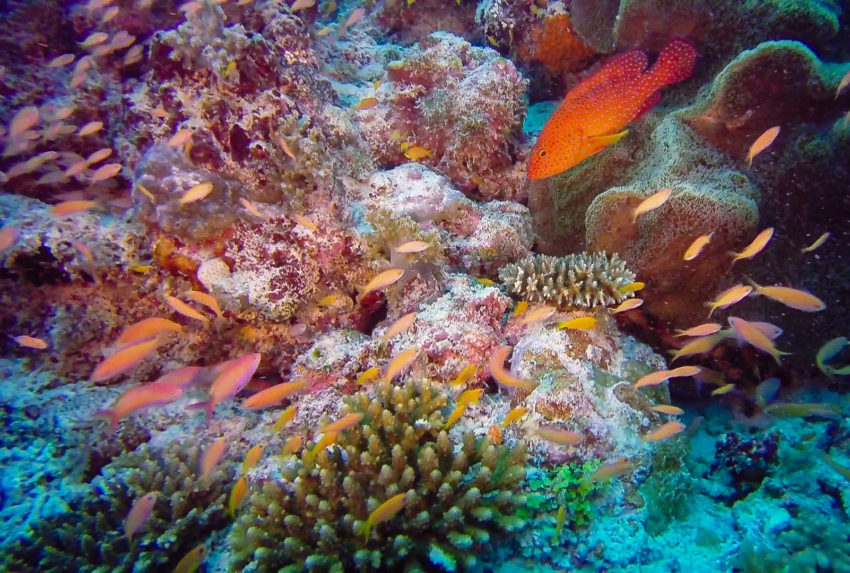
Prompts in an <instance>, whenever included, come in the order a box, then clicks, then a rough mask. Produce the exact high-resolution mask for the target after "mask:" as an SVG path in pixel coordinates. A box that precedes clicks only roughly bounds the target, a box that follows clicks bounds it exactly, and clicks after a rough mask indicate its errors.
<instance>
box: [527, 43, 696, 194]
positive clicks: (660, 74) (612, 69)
mask: <svg viewBox="0 0 850 573" xmlns="http://www.w3.org/2000/svg"><path fill="white" fill-rule="evenodd" d="M696 58H697V52H696V50H695V49H694V47H693V46H691V44H689V43H688V42H687V41H686V40H683V39H681V38H676V39H675V40H673V41H671V42H670V43H669V44H667V46H666V47H665V48H664V49H663V50H661V54H659V56H658V61H656V62H655V65H653V66H652V68H650V69H649V70H647V69H646V67H647V56H646V53H645V52H642V51H640V50H633V51H631V52H626V53H624V54H620V55H618V56H616V57H615V58H613V59H612V60H611V61H610V62H608V63H607V64H605V65H604V66H603V67H602V68H601V69H600V70H599V71H598V72H596V73H595V74H593V75H592V76H589V77H587V78H585V79H584V80H583V81H582V82H581V83H579V84H578V85H577V86H576V87H574V88H573V89H572V90H570V92H569V93H568V94H567V97H566V98H564V101H563V103H561V106H560V107H559V108H558V109H557V110H556V111H555V113H554V114H552V117H550V118H549V121H548V122H546V125H545V126H544V127H543V131H541V132H540V137H539V138H538V139H537V144H536V145H535V146H534V149H533V150H532V152H531V158H530V159H529V162H528V177H529V178H530V179H543V178H546V177H551V176H553V175H557V174H558V173H563V172H564V171H566V170H567V169H569V168H570V167H573V166H574V165H577V164H579V163H580V162H582V161H584V160H585V159H587V158H588V157H590V156H591V155H593V154H594V153H598V152H600V151H602V150H603V149H605V148H606V147H608V146H609V145H611V144H612V143H616V142H617V141H618V140H619V139H620V138H621V137H623V136H624V135H626V133H627V131H624V128H625V127H626V126H627V125H628V124H629V123H631V122H632V121H634V120H635V119H637V118H638V117H640V116H641V114H643V113H644V112H646V111H648V110H649V109H651V108H652V107H653V106H655V105H656V104H658V102H660V101H661V94H660V93H659V91H658V90H660V89H661V88H662V87H664V86H666V85H670V84H674V83H676V82H680V81H682V80H684V79H687V78H688V77H689V76H690V75H691V72H692V71H693V69H694V64H695V63H696Z"/></svg>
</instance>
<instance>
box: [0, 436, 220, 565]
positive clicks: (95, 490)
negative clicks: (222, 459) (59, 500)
mask: <svg viewBox="0 0 850 573" xmlns="http://www.w3.org/2000/svg"><path fill="white" fill-rule="evenodd" d="M199 460H200V450H199V449H198V447H197V446H196V445H194V444H193V443H191V442H173V443H171V444H169V445H168V446H166V447H165V448H164V449H157V448H155V447H153V446H150V445H149V444H142V445H141V446H139V448H138V449H137V450H136V451H134V452H130V453H126V454H123V455H121V456H120V457H119V458H117V459H116V460H115V461H113V462H112V463H110V464H109V465H107V466H106V467H104V468H103V470H102V472H101V475H99V476H97V477H96V478H95V479H94V480H93V481H92V483H91V484H90V486H88V487H87V489H86V490H85V492H84V493H83V495H82V496H80V497H78V498H76V499H73V500H71V501H70V502H69V506H70V507H69V512H68V514H59V515H56V516H53V517H49V518H46V519H44V520H42V521H39V522H36V523H35V524H34V525H33V526H32V527H31V528H30V529H29V530H28V531H27V532H26V533H25V534H24V536H23V537H21V538H19V539H17V540H15V541H13V542H12V543H11V544H9V545H7V546H6V547H5V548H4V549H3V552H2V554H0V557H2V561H3V563H4V564H5V566H8V567H9V569H4V570H17V571H33V570H38V571H45V572H55V573H59V572H62V571H96V572H102V573H106V572H110V573H112V572H116V571H120V572H129V571H164V570H169V569H170V567H173V566H174V565H176V564H177V561H179V560H180V558H181V557H182V556H183V555H184V554H185V553H186V552H187V551H189V549H191V548H192V547H194V546H195V545H197V543H198V540H202V539H204V537H205V536H206V535H209V534H211V533H212V532H214V531H215V530H217V529H221V528H222V527H224V526H225V525H226V524H227V522H228V519H227V518H226V517H225V513H224V509H225V502H226V498H227V487H228V484H229V483H230V482H231V481H232V479H233V477H234V467H235V466H234V465H233V464H230V463H222V464H220V465H219V466H218V467H217V469H215V470H214V471H213V473H212V474H211V477H210V478H209V479H207V480H206V481H204V482H201V481H200V480H199V479H198V476H197V468H198V465H199ZM148 492H157V499H156V504H155V505H154V508H153V512H152V514H151V517H150V518H149V519H148V521H147V522H146V523H145V525H144V526H143V527H142V528H141V529H140V531H139V532H138V533H137V535H136V538H135V539H134V541H133V543H130V542H129V541H128V539H127V537H126V536H125V535H124V526H123V522H124V519H125V518H126V516H127V513H128V512H129V511H130V508H131V507H132V505H133V503H134V502H135V501H136V500H137V499H139V498H140V497H142V496H143V495H145V494H146V493H148Z"/></svg>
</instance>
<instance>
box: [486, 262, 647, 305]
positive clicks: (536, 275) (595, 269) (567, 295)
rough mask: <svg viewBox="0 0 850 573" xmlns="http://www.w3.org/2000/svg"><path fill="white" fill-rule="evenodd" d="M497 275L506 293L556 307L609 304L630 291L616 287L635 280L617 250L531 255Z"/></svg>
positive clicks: (617, 300)
mask: <svg viewBox="0 0 850 573" xmlns="http://www.w3.org/2000/svg"><path fill="white" fill-rule="evenodd" d="M499 279H500V280H501V281H502V283H504V285H505V287H507V289H508V292H509V293H510V294H514V295H518V296H520V297H521V298H522V299H524V300H527V301H529V302H548V303H553V304H556V305H558V306H560V307H586V308H595V307H597V306H609V305H614V304H618V303H620V302H622V301H624V300H625V299H627V298H630V297H632V296H634V293H631V292H628V293H622V292H620V291H619V290H618V289H619V288H620V287H623V286H625V285H627V284H629V283H631V282H634V280H635V274H634V273H633V272H631V271H630V270H629V269H627V268H626V263H625V261H623V260H622V259H621V258H620V257H619V255H617V253H612V254H611V256H610V257H609V256H608V255H607V254H606V253H605V252H604V251H603V252H601V253H580V254H577V255H568V256H566V257H562V258H558V257H550V256H548V255H534V256H531V257H528V258H525V259H523V260H521V261H519V262H518V263H515V264H510V265H506V266H504V267H502V268H501V269H500V270H499Z"/></svg>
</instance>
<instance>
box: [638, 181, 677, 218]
mask: <svg viewBox="0 0 850 573" xmlns="http://www.w3.org/2000/svg"><path fill="white" fill-rule="evenodd" d="M672 193H673V190H672V189H662V190H661V191H658V192H657V193H653V194H652V195H650V196H649V197H647V198H646V199H644V200H643V201H641V202H640V205H638V206H637V208H636V209H635V210H634V212H633V213H632V223H634V222H636V221H637V219H638V217H640V216H641V215H643V214H644V213H648V212H649V211H653V210H655V209H658V208H659V207H661V206H662V205H663V204H664V203H666V202H667V199H669V198H670V195H671V194H672Z"/></svg>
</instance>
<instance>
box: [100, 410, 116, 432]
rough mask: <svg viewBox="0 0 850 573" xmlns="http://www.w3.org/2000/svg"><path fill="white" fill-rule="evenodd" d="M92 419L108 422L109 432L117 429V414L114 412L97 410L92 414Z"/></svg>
mask: <svg viewBox="0 0 850 573" xmlns="http://www.w3.org/2000/svg"><path fill="white" fill-rule="evenodd" d="M94 417H95V418H96V419H99V420H106V421H107V422H109V431H110V432H114V431H115V428H117V427H118V421H119V418H118V414H116V413H115V410H98V411H97V412H95V413H94Z"/></svg>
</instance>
